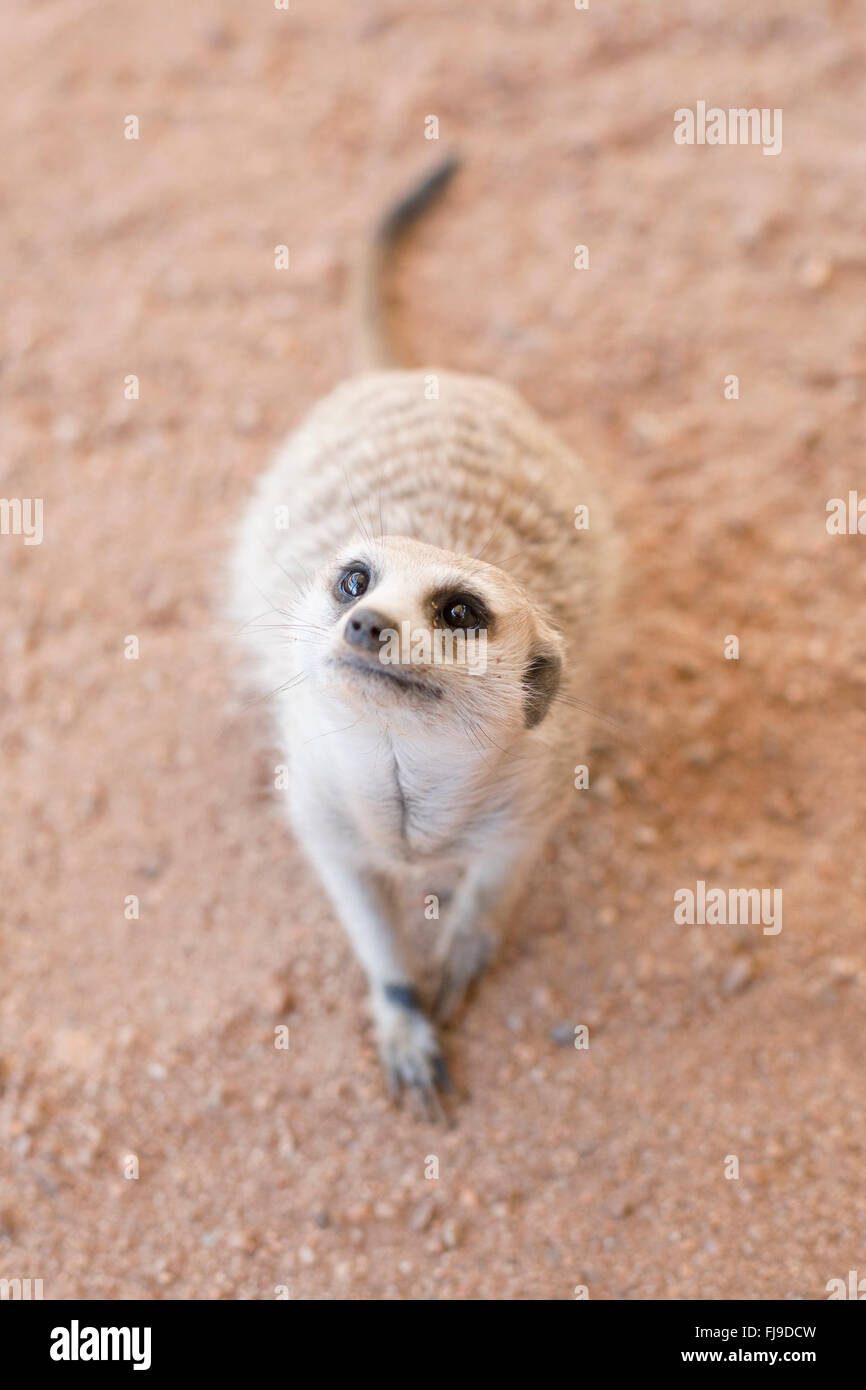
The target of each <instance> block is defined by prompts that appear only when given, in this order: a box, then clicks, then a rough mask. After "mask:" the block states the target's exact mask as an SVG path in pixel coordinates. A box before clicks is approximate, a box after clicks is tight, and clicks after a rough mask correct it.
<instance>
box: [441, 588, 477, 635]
mask: <svg viewBox="0 0 866 1390" xmlns="http://www.w3.org/2000/svg"><path fill="white" fill-rule="evenodd" d="M439 613H440V615H441V618H442V621H443V622H444V623H445V625H446V627H456V628H461V627H462V628H474V627H481V626H482V625H483V622H484V617H483V614H482V613H481V611H480V608H479V607H478V605H476V604H475V603H473V601H472V600H471V599H469V598H467V597H466V595H465V594H451V595H450V596H449V597H448V598H447V599H446V600H445V602H444V603H443V604H442V606H441V608H440V609H439Z"/></svg>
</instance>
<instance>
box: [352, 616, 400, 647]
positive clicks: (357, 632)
mask: <svg viewBox="0 0 866 1390" xmlns="http://www.w3.org/2000/svg"><path fill="white" fill-rule="evenodd" d="M395 626H396V625H395V624H394V623H393V622H392V620H391V619H390V618H386V617H384V616H383V614H381V613H379V612H377V611H376V609H375V608H360V609H359V610H358V611H357V612H356V613H352V614H351V616H350V617H349V618H347V620H346V625H345V627H344V628H343V638H344V640H345V641H346V642H348V644H349V646H350V647H356V648H357V649H358V650H359V651H364V652H381V651H382V636H383V634H385V633H388V632H393V631H394V630H395Z"/></svg>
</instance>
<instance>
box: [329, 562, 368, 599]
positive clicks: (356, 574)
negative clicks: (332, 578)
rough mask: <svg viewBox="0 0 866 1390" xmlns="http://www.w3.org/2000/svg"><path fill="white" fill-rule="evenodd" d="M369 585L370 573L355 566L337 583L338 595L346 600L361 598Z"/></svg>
mask: <svg viewBox="0 0 866 1390" xmlns="http://www.w3.org/2000/svg"><path fill="white" fill-rule="evenodd" d="M369 583H370V574H369V571H368V570H365V569H361V568H360V566H358V565H353V566H352V568H351V569H348V570H346V572H345V574H343V575H342V576H341V577H340V579H339V581H338V583H337V593H338V594H339V596H340V597H341V598H344V599H353V598H360V597H361V595H362V594H363V593H364V591H365V590H366V588H367V586H368V585H369Z"/></svg>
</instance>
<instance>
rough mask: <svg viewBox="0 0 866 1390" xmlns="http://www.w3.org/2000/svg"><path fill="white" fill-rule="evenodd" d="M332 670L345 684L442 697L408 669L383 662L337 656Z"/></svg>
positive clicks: (434, 687)
mask: <svg viewBox="0 0 866 1390" xmlns="http://www.w3.org/2000/svg"><path fill="white" fill-rule="evenodd" d="M328 670H329V671H331V672H333V673H334V674H336V675H337V676H338V678H339V679H340V681H341V682H342V683H344V684H346V683H348V684H351V685H355V684H356V683H357V684H359V685H361V686H362V687H363V688H365V689H366V688H370V689H371V690H372V688H373V687H375V688H376V689H379V690H381V691H382V692H383V693H384V692H386V691H388V692H389V693H390V694H391V695H392V697H393V696H402V695H403V694H406V695H410V696H411V695H417V696H422V697H424V698H425V699H431V700H439V699H441V697H442V691H441V689H440V687H439V686H436V685H431V684H430V683H429V682H428V681H425V680H422V679H421V678H420V677H419V676H414V675H408V674H406V672H405V670H404V669H395V666H393V665H386V664H385V663H383V662H380V661H366V660H365V659H364V658H363V657H355V656H343V655H340V656H335V657H332V658H331V660H330V661H329V662H328Z"/></svg>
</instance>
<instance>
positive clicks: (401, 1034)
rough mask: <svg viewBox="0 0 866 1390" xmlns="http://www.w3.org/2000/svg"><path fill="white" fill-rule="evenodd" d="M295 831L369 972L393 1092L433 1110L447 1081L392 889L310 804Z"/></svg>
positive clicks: (372, 1003)
mask: <svg viewBox="0 0 866 1390" xmlns="http://www.w3.org/2000/svg"><path fill="white" fill-rule="evenodd" d="M295 829H296V833H297V835H298V837H299V839H300V840H301V842H302V844H303V846H304V848H305V850H306V852H307V855H308V857H309V859H310V860H311V862H312V864H313V866H314V868H315V869H316V871H317V873H318V875H319V878H320V879H321V881H322V884H323V885H324V887H325V889H326V891H327V893H328V896H329V897H330V899H331V902H332V903H333V905H334V908H335V910H336V912H337V914H338V916H339V918H340V921H341V922H342V924H343V927H344V928H345V930H346V933H347V935H348V937H349V940H350V941H351V943H352V946H353V948H354V951H355V954H356V956H357V957H358V959H359V961H360V962H361V965H362V966H363V967H364V970H365V972H366V975H367V980H368V983H369V986H370V1007H371V1011H372V1014H373V1021H374V1025H375V1029H376V1040H377V1044H378V1048H379V1056H380V1057H381V1059H382V1064H383V1066H384V1068H385V1072H386V1075H387V1078H388V1084H389V1087H390V1089H391V1091H392V1093H393V1094H399V1092H400V1091H401V1089H402V1088H403V1087H412V1088H413V1089H414V1090H416V1091H417V1092H418V1094H419V1095H420V1096H421V1098H422V1100H423V1101H424V1104H425V1106H426V1107H427V1109H428V1110H435V1108H436V1105H435V1095H436V1090H437V1088H439V1089H442V1090H447V1089H448V1088H449V1086H450V1082H449V1078H448V1072H447V1069H446V1066H445V1061H444V1058H443V1056H442V1052H441V1049H440V1046H439V1041H438V1038H437V1036H436V1032H435V1029H434V1027H433V1025H432V1024H431V1023H430V1021H429V1019H428V1018H427V1016H426V1014H425V1013H424V1011H423V1009H422V1008H421V1002H420V998H419V995H418V991H417V989H416V987H415V983H414V980H413V979H412V976H411V973H410V971H409V969H408V966H407V963H406V961H405V958H404V955H403V952H402V950H401V948H400V944H399V941H398V938H397V934H396V931H395V910H394V909H395V905H394V893H393V889H392V886H391V885H390V884H389V883H388V881H387V880H386V879H385V878H384V876H383V875H381V874H378V873H376V872H374V871H373V870H371V869H370V868H369V867H367V866H366V865H365V863H364V860H363V850H362V849H360V848H359V849H357V850H356V849H354V848H351V849H349V848H347V846H350V845H351V837H350V834H349V832H348V829H347V830H346V833H345V834H339V833H335V830H336V829H337V828H336V827H335V826H334V824H333V822H332V821H328V822H327V824H325V823H323V822H322V821H321V820H320V819H318V818H316V817H315V816H313V817H311V816H310V814H309V811H308V810H307V809H306V808H305V813H304V815H303V817H301V816H299V815H297V814H296V815H295Z"/></svg>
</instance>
